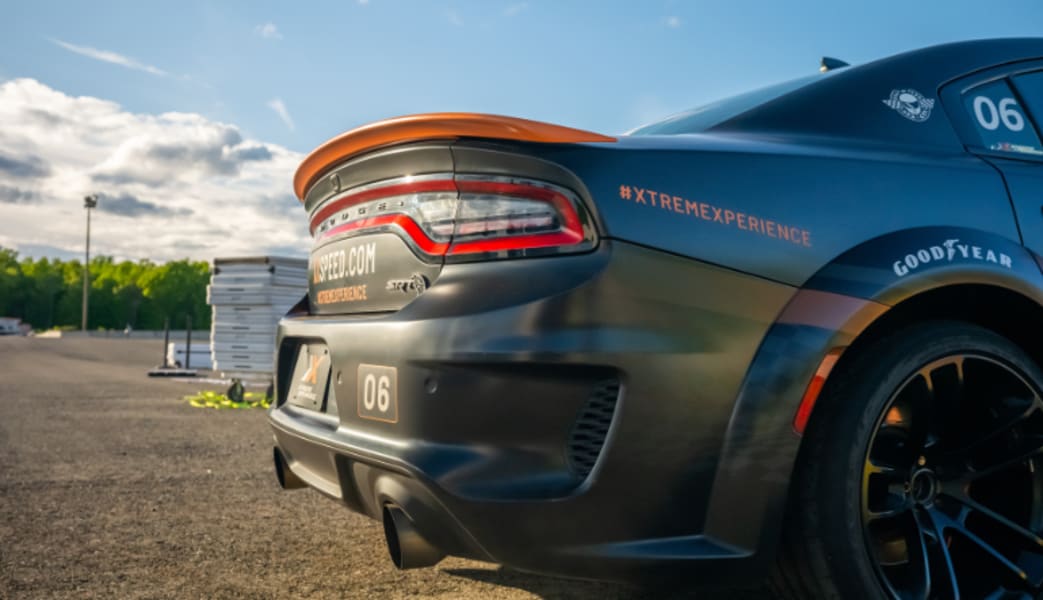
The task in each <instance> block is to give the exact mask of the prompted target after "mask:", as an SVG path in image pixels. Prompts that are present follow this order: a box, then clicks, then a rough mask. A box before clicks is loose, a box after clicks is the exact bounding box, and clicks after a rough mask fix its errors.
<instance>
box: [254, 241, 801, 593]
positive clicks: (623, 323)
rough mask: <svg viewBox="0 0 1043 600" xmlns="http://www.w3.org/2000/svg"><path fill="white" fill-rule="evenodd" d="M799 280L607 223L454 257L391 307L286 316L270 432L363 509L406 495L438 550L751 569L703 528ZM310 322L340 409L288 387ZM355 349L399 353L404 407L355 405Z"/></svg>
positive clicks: (394, 360)
mask: <svg viewBox="0 0 1043 600" xmlns="http://www.w3.org/2000/svg"><path fill="white" fill-rule="evenodd" d="M793 292H794V290H793V289H792V288H789V287H787V286H783V285H780V284H775V283H771V282H767V281H764V280H761V279H757V278H753V277H750V276H746V275H742V274H739V273H735V272H733V271H728V270H725V269H720V268H717V267H713V266H710V265H706V264H702V263H698V262H695V261H692V260H690V259H683V258H679V257H676V256H673V255H668V254H664V253H660V252H656V251H652V250H648V249H644V248H641V247H637V246H632V245H628V244H623V243H618V242H611V241H604V242H603V243H602V244H601V246H600V248H599V249H598V250H597V251H595V252H592V253H590V254H586V255H582V256H570V257H560V258H541V259H529V260H518V261H505V262H500V263H495V262H493V263H482V264H466V265H450V266H447V267H446V268H445V270H444V271H443V273H442V275H441V276H440V277H439V278H438V280H437V281H436V282H435V284H434V285H432V287H431V288H430V289H429V290H428V291H427V292H426V293H425V294H424V295H422V296H421V297H420V298H418V299H417V300H416V301H414V302H413V303H412V304H410V305H408V306H407V307H406V308H404V309H402V310H401V311H398V312H396V313H394V314H387V315H379V316H343V317H321V318H318V317H295V318H286V319H284V320H283V321H282V322H281V323H280V326H279V358H278V373H277V379H278V381H277V385H276V389H277V390H278V391H279V399H278V402H277V403H276V405H274V406H273V407H272V408H271V410H270V421H271V425H272V428H273V431H274V433H275V440H276V444H277V446H278V448H279V450H280V451H281V452H282V453H283V455H284V456H285V458H286V460H287V463H288V465H289V468H290V469H291V470H292V472H293V474H294V475H296V476H297V477H299V478H300V479H301V480H303V481H304V482H306V483H307V484H309V485H310V486H312V487H314V488H315V489H317V490H319V491H320V492H322V493H324V494H326V495H328V496H330V497H333V498H336V499H338V500H340V501H342V502H343V503H344V504H346V505H347V506H348V507H349V508H351V509H352V510H355V511H358V512H361V513H364V514H367V515H369V516H371V517H373V518H380V516H381V511H382V508H383V506H384V505H385V504H389V503H390V504H394V505H396V506H399V507H401V508H402V509H403V510H404V511H405V513H406V514H407V515H408V516H409V517H410V518H411V519H412V520H413V522H414V523H415V524H416V527H417V529H418V530H419V531H420V532H421V534H422V535H423V536H424V537H425V538H427V539H428V540H430V541H431V542H432V543H434V544H436V545H437V546H438V547H439V548H441V549H442V550H443V551H445V552H446V553H448V554H453V555H460V556H468V557H473V558H479V559H483V560H489V561H494V562H500V563H504V564H507V565H510V566H512V567H515V568H520V569H525V570H531V571H538V572H547V573H555V574H561V575H568V576H576V577H589V578H597V579H617V580H639V579H642V578H645V577H659V576H661V575H662V573H664V572H670V573H674V574H676V573H682V572H683V573H685V574H687V575H690V576H695V577H698V578H700V579H703V580H705V581H712V582H723V581H726V580H728V579H730V578H732V576H737V575H740V574H742V576H748V575H749V573H748V572H746V573H745V574H743V570H744V568H745V566H746V565H745V564H744V563H746V562H748V561H747V559H748V558H749V557H750V550H749V549H744V548H736V547H734V546H731V545H729V544H727V543H725V542H722V541H719V540H716V539H715V538H713V537H712V536H710V535H707V534H706V531H707V526H708V523H707V515H708V512H709V509H710V503H711V488H712V487H713V484H714V481H715V477H716V476H717V468H718V462H719V458H720V456H721V453H722V446H723V445H724V443H725V439H726V435H727V434H728V428H729V423H730V422H731V415H732V411H733V408H734V407H735V401H736V397H737V395H738V394H739V392H740V388H741V386H742V383H743V380H744V377H745V376H746V373H747V370H748V369H749V366H750V364H751V362H752V361H753V358H754V356H755V354H756V353H757V349H758V347H759V345H760V343H761V341H762V339H763V338H764V336H765V334H766V332H767V331H768V329H769V327H771V325H772V323H773V322H774V321H775V320H776V318H777V317H778V315H779V313H780V311H781V310H782V309H783V307H784V306H785V304H786V303H787V301H788V300H789V299H790V298H791V297H792V295H793ZM315 341H321V342H323V343H325V344H326V345H327V346H328V348H329V352H330V356H331V363H332V371H331V375H330V378H329V380H330V385H329V393H330V394H331V397H330V399H329V401H330V402H335V403H336V405H337V415H336V416H334V415H330V414H326V413H320V412H316V411H311V410H305V409H301V408H298V407H295V406H292V405H289V404H287V403H285V396H286V390H287V388H288V385H287V381H286V380H287V379H288V378H289V377H290V375H289V374H290V373H292V371H293V362H294V360H295V358H296V356H297V348H298V346H299V344H301V343H306V342H315ZM359 364H371V365H385V366H392V367H395V368H396V369H397V372H398V385H397V388H398V412H399V419H398V422H397V423H394V424H391V423H385V422H379V421H374V420H367V419H363V418H360V417H359V416H358V411H357V405H356V402H357V401H356V392H355V390H356V386H357V380H356V373H357V369H358V365H359ZM751 493H756V491H755V489H751ZM725 565H728V566H725ZM730 567H734V568H730Z"/></svg>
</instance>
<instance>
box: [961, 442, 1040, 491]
mask: <svg viewBox="0 0 1043 600" xmlns="http://www.w3.org/2000/svg"><path fill="white" fill-rule="evenodd" d="M1041 454H1043V435H1040V434H1032V435H1027V436H1024V437H1023V438H1021V439H1019V440H1018V441H1017V443H1016V444H1014V447H1013V448H1010V449H1008V451H1007V452H1006V453H1005V456H1003V457H1001V458H999V459H993V460H991V461H990V462H989V463H988V464H985V465H975V466H971V465H968V467H969V468H970V469H972V470H971V471H970V472H969V473H967V474H966V476H965V477H964V478H963V479H964V481H966V482H970V481H975V480H978V479H981V478H983V477H988V476H990V475H995V474H996V473H1000V472H1002V471H1005V470H1007V469H1010V468H1011V467H1015V466H1018V465H1020V464H1024V463H1026V462H1027V461H1028V460H1029V459H1031V458H1033V457H1036V456H1039V455H1041ZM975 467H977V468H975Z"/></svg>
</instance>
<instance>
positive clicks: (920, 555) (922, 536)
mask: <svg viewBox="0 0 1043 600" xmlns="http://www.w3.org/2000/svg"><path fill="white" fill-rule="evenodd" d="M913 518H914V519H915V520H916V542H917V546H919V548H918V549H917V550H919V551H918V552H916V553H915V558H916V560H915V563H916V566H917V568H919V570H920V571H921V572H923V588H922V589H920V590H914V591H913V596H914V597H915V598H918V599H921V600H928V599H929V598H930V597H931V585H932V584H931V557H930V555H929V554H928V550H927V535H926V533H925V532H924V528H923V527H922V526H921V525H920V519H919V518H918V517H917V516H916V511H913ZM913 558H914V553H913V552H912V551H911V550H910V551H909V561H910V562H914V561H913ZM958 596H959V594H957V597H958Z"/></svg>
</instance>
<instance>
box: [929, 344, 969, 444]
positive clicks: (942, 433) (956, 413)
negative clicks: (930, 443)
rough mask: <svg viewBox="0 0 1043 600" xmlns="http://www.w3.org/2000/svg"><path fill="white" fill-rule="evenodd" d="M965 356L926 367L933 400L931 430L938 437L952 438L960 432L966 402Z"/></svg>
mask: <svg viewBox="0 0 1043 600" xmlns="http://www.w3.org/2000/svg"><path fill="white" fill-rule="evenodd" d="M963 363H964V358H963V357H962V356H961V357H957V358H955V359H954V360H953V361H952V362H947V363H943V364H941V365H938V366H937V367H935V368H933V369H930V370H927V369H924V371H923V372H924V373H925V376H926V378H927V381H928V388H929V389H930V390H931V396H932V400H933V401H932V402H931V407H930V408H931V412H930V417H929V418H930V423H929V427H930V429H929V431H930V433H931V434H933V435H934V436H937V437H938V438H944V437H949V438H952V437H954V436H956V435H958V434H959V433H960V431H959V417H960V414H961V411H962V410H963V404H964V379H963V377H964V370H963Z"/></svg>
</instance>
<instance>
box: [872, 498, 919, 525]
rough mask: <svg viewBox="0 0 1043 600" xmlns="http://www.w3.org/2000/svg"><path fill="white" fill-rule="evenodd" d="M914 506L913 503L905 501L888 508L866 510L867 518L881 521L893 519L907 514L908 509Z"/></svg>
mask: <svg viewBox="0 0 1043 600" xmlns="http://www.w3.org/2000/svg"><path fill="white" fill-rule="evenodd" d="M912 507H913V505H912V504H911V503H909V502H903V503H902V505H901V506H896V507H894V508H888V509H887V510H866V520H867V521H879V520H881V519H893V518H895V517H897V516H900V515H903V514H905V513H906V511H908V510H910V509H912Z"/></svg>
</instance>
